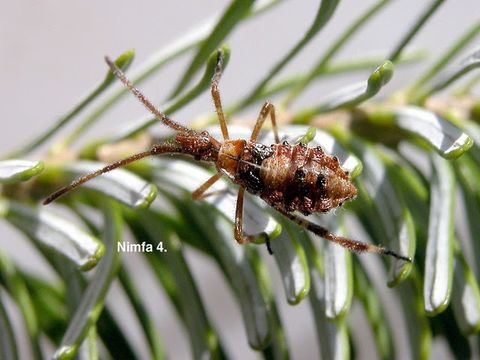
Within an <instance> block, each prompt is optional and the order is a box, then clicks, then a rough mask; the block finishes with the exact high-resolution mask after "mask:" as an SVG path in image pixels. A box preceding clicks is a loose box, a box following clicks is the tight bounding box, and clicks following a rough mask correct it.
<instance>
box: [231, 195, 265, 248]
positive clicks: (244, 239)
mask: <svg viewBox="0 0 480 360" xmlns="http://www.w3.org/2000/svg"><path fill="white" fill-rule="evenodd" d="M244 196H245V188H243V187H240V189H239V190H238V196H237V208H236V210H235V230H234V236H235V240H237V242H238V243H239V244H246V243H249V242H251V241H253V240H255V239H256V238H258V237H263V238H264V239H265V244H266V245H267V249H268V252H269V254H270V255H272V254H273V251H272V248H271V247H270V238H269V237H268V234H267V233H266V232H262V233H260V234H257V235H244V234H243V198H244Z"/></svg>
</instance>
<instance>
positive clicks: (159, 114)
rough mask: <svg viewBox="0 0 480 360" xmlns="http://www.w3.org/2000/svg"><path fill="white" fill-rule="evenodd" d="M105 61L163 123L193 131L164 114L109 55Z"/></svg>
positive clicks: (170, 126) (178, 128)
mask: <svg viewBox="0 0 480 360" xmlns="http://www.w3.org/2000/svg"><path fill="white" fill-rule="evenodd" d="M105 61H106V62H107V64H108V66H109V67H110V69H111V70H112V72H113V74H114V75H115V76H116V77H117V78H118V79H119V80H120V81H121V82H122V83H123V84H124V85H125V86H126V87H128V89H129V90H130V91H131V92H132V94H133V95H135V97H136V98H137V99H138V100H140V102H141V103H142V104H143V105H144V106H145V107H146V108H147V109H148V110H149V111H150V112H151V113H152V114H153V115H155V117H157V118H158V120H160V121H161V122H162V123H164V124H165V125H166V126H168V127H169V128H172V129H174V130H177V131H185V132H189V131H191V130H190V129H189V128H187V127H185V126H182V125H180V124H179V123H177V122H175V121H173V120H172V119H170V118H169V117H167V116H166V115H165V114H163V113H162V112H161V111H160V110H158V109H157V108H156V107H155V105H153V104H152V103H151V102H150V101H149V100H148V99H147V98H146V97H145V95H143V94H142V93H141V91H140V90H138V89H137V88H136V87H135V86H134V85H133V84H132V82H131V81H130V80H128V79H127V77H126V76H125V74H124V73H123V71H122V70H120V69H119V68H118V66H117V65H116V64H115V63H114V62H113V61H112V60H111V59H110V58H109V57H108V56H105Z"/></svg>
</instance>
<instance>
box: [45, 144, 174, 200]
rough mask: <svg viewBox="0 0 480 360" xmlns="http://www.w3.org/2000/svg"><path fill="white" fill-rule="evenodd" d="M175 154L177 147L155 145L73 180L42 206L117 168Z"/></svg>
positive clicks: (48, 198)
mask: <svg viewBox="0 0 480 360" xmlns="http://www.w3.org/2000/svg"><path fill="white" fill-rule="evenodd" d="M175 152H180V149H179V148H178V147H176V146H175V145H172V144H170V143H164V144H159V145H155V146H154V147H153V148H151V149H150V150H148V151H144V152H141V153H138V154H134V155H132V156H129V157H127V158H125V159H122V160H119V161H116V162H114V163H112V164H110V165H107V166H105V167H103V168H101V169H98V170H97V171H94V172H92V173H90V174H87V175H84V176H82V177H80V178H78V179H76V180H73V181H72V182H71V183H70V184H68V185H67V186H64V187H62V188H60V189H58V190H57V191H55V192H54V193H53V194H51V195H50V196H49V197H47V198H46V199H45V200H44V201H43V205H48V204H50V203H51V202H52V201H54V200H56V199H58V198H59V197H60V196H62V195H64V194H66V193H67V192H69V191H70V190H73V189H75V188H77V187H79V186H80V185H82V184H84V183H86V182H87V181H90V180H92V179H94V178H96V177H97V176H100V175H102V174H105V173H107V172H110V171H112V170H114V169H116V168H119V167H122V166H124V165H127V164H130V163H132V162H134V161H137V160H140V159H143V158H144V157H147V156H152V155H159V154H166V153H175Z"/></svg>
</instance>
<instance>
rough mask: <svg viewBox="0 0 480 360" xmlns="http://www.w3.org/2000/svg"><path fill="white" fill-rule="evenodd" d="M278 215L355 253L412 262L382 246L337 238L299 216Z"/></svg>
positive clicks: (285, 213) (289, 214)
mask: <svg viewBox="0 0 480 360" xmlns="http://www.w3.org/2000/svg"><path fill="white" fill-rule="evenodd" d="M277 211H279V212H280V213H282V214H283V215H284V216H286V217H287V218H289V219H290V220H292V221H294V222H295V223H297V224H298V225H300V226H302V227H304V228H306V229H307V230H309V231H311V232H312V233H314V234H315V235H318V236H320V237H322V238H324V239H326V240H328V241H332V242H334V243H336V244H338V245H340V246H343V247H344V248H346V249H348V250H350V251H353V252H356V253H363V252H370V253H377V254H381V255H388V256H392V257H394V258H396V259H399V260H403V261H407V262H412V259H411V258H410V257H408V256H403V255H400V254H397V253H396V252H394V251H392V250H389V249H387V248H384V247H382V246H376V245H372V244H367V243H364V242H361V241H357V240H353V239H348V238H345V237H342V236H337V235H334V234H332V233H331V232H330V231H329V230H328V229H326V228H324V227H323V226H320V225H318V224H315V223H313V222H311V221H308V220H307V219H304V218H302V217H300V216H297V215H294V214H292V213H287V212H285V211H281V210H279V209H277Z"/></svg>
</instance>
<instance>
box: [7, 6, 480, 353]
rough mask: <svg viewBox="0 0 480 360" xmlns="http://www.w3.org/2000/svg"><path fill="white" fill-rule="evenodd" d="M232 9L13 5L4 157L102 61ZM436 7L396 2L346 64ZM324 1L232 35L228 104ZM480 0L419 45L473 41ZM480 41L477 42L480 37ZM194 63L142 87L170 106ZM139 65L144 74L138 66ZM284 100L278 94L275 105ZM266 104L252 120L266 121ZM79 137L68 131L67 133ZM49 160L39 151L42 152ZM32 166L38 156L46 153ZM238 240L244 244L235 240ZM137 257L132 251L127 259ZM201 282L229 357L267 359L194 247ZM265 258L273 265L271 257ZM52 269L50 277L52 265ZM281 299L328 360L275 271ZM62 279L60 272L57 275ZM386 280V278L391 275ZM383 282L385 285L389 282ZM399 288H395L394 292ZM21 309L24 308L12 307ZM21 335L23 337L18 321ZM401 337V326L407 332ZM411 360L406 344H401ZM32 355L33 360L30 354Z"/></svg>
mask: <svg viewBox="0 0 480 360" xmlns="http://www.w3.org/2000/svg"><path fill="white" fill-rule="evenodd" d="M227 4H228V2H226V1H218V0H210V1H189V2H186V1H184V2H182V1H141V2H137V3H135V4H133V2H127V1H113V0H109V1H101V2H100V1H98V2H97V1H80V0H74V1H53V0H46V1H21V0H20V1H13V2H6V1H5V2H2V11H1V12H0V44H1V50H0V74H1V77H0V78H1V82H2V84H1V86H0V99H1V100H0V101H1V106H0V117H1V124H2V127H1V129H2V130H1V131H2V136H1V142H0V152H2V153H4V152H7V151H10V150H12V149H14V148H16V147H18V146H19V145H21V144H24V143H25V142H26V141H28V140H29V139H31V138H32V137H33V136H35V135H37V134H39V133H41V132H42V131H43V129H45V128H46V127H47V126H49V125H50V124H51V123H52V122H53V121H54V120H55V119H56V118H57V117H58V116H60V115H62V114H63V113H65V112H66V111H68V110H69V109H70V108H71V106H72V105H73V104H74V103H75V101H76V100H77V99H78V98H80V96H81V95H82V94H84V92H85V91H86V90H88V89H90V88H91V87H92V86H93V85H94V84H95V83H96V82H97V81H98V80H99V79H102V78H103V76H104V74H105V71H106V66H105V64H104V62H103V56H104V55H106V54H109V55H111V56H116V55H117V54H119V53H121V52H123V51H125V50H126V49H129V48H135V49H136V54H137V56H136V60H135V64H139V63H141V62H142V60H144V59H146V58H147V57H148V56H149V55H151V54H152V53H153V52H155V51H156V50H158V49H161V48H163V47H165V46H166V45H168V44H169V43H171V42H172V41H173V40H174V39H176V38H178V37H179V36H180V35H182V34H184V33H185V32H186V31H188V30H190V29H192V28H194V27H195V26H196V24H199V23H201V22H202V21H203V20H204V19H205V18H207V17H210V16H211V15H213V14H216V13H218V12H220V11H222V9H223V8H224V7H225V6H226V5H227ZM371 4H373V2H372V1H353V0H345V1H342V2H341V3H340V5H339V7H338V9H337V11H336V13H335V15H334V18H333V21H331V22H330V23H329V24H328V26H327V27H326V28H325V29H324V31H322V33H321V34H320V35H319V36H317V38H316V39H315V40H314V41H312V43H311V44H310V45H309V46H308V47H307V48H306V49H305V51H303V52H302V53H301V54H300V56H298V58H296V59H295V60H294V61H292V62H291V63H290V64H289V66H288V67H287V68H286V69H285V70H284V72H283V73H284V74H287V73H295V72H298V71H301V70H304V69H307V68H308V66H309V65H310V64H312V63H314V62H315V61H316V59H317V58H318V57H319V56H320V55H321V54H322V53H323V51H324V50H325V49H326V47H327V46H328V45H329V44H330V43H331V41H332V39H335V38H336V36H338V35H339V34H340V33H341V32H342V31H343V29H344V28H345V27H346V26H347V25H348V24H350V23H351V21H352V20H353V19H355V17H356V16H358V14H360V12H361V11H362V9H365V8H366V7H367V6H370V5H371ZM425 5H427V2H425V1H423V2H419V1H413V0H408V1H406V0H404V1H396V2H393V3H392V4H391V5H389V6H388V7H387V8H386V9H385V10H384V11H383V13H382V14H380V15H379V16H376V17H375V18H374V20H373V21H371V23H370V25H369V26H368V27H366V28H364V29H362V31H360V32H359V33H357V35H356V36H355V39H353V41H351V42H350V43H349V44H348V45H347V46H346V47H345V49H344V50H342V51H341V52H340V54H339V56H338V58H349V57H351V56H357V55H358V56H360V55H367V54H369V53H375V52H379V51H385V53H386V52H388V50H389V49H391V48H392V46H393V45H394V44H396V43H397V41H398V40H399V38H400V37H401V35H402V34H403V31H404V29H405V27H406V26H407V25H408V24H410V23H411V22H412V21H413V20H414V18H415V16H416V15H417V14H418V13H420V12H421V11H422V9H423V7H424V6H425ZM317 7H318V1H310V0H308V1H307V0H304V1H286V2H284V3H283V4H281V5H280V6H278V7H277V8H275V9H274V10H273V11H270V12H269V13H267V14H265V15H262V16H260V17H257V18H255V19H254V20H250V21H249V22H248V23H247V24H245V26H242V27H240V28H237V29H236V31H235V32H234V33H233V35H232V36H231V37H230V38H229V39H228V43H229V45H230V46H231V49H232V57H231V60H230V64H229V66H228V68H227V71H226V73H225V74H224V77H223V79H222V82H221V92H222V97H223V101H224V103H226V104H228V103H231V102H232V101H233V100H235V99H237V98H238V97H239V96H241V95H242V94H245V93H246V92H247V91H249V90H250V89H251V88H252V87H253V86H254V85H255V84H256V83H257V81H259V80H260V79H261V78H262V77H263V75H264V74H265V72H266V71H267V70H268V69H269V68H270V66H271V65H272V64H273V63H275V62H276V61H277V60H278V59H279V57H281V56H282V55H283V54H285V52H286V51H287V50H288V49H290V47H291V46H292V45H293V44H294V43H295V42H296V41H297V39H298V38H300V37H301V36H302V35H303V33H304V31H305V29H306V28H307V27H308V26H309V24H310V22H311V21H312V19H313V16H314V14H315V12H316V10H317ZM479 10H480V6H479V2H478V0H460V1H458V0H457V1H449V2H446V4H444V5H443V6H442V7H441V9H440V10H439V11H438V13H437V14H436V15H435V17H434V18H433V19H432V20H431V21H430V23H429V24H428V26H426V28H425V29H424V30H423V31H422V32H421V33H420V34H419V35H418V36H417V37H416V39H415V41H414V44H415V46H416V47H418V48H426V49H428V50H429V51H430V52H431V54H432V56H433V57H435V56H437V55H438V54H440V53H442V52H443V51H444V50H445V49H446V48H448V46H449V44H451V42H452V41H453V39H456V38H457V37H458V36H459V35H460V34H462V33H463V32H464V31H465V30H466V29H467V28H468V27H469V26H471V25H472V24H473V22H474V21H478V17H479V14H480V11H479ZM477 44H478V41H477ZM188 60H189V57H188V56H185V57H183V58H182V59H181V60H180V61H176V62H175V64H173V65H168V66H166V67H165V68H164V69H163V70H162V71H161V72H159V73H158V74H157V75H156V76H155V77H154V78H152V79H150V80H149V81H148V82H147V83H145V84H144V85H142V89H143V90H144V91H145V93H146V94H147V95H148V97H149V98H150V99H152V100H153V101H154V102H157V103H161V102H162V101H161V100H162V99H164V98H165V96H166V95H167V94H168V92H169V91H170V90H171V88H172V86H173V85H174V84H175V82H176V80H177V79H178V77H179V75H180V74H181V73H182V71H184V69H185V66H186V65H187V63H188ZM135 64H134V65H133V68H134V67H135ZM422 68H423V65H420V66H415V67H409V68H404V69H399V70H398V71H397V72H396V75H395V78H394V80H393V81H392V82H391V83H390V84H389V85H388V86H387V88H386V89H385V93H387V94H388V93H391V92H393V91H394V90H395V89H398V88H400V87H402V86H404V85H406V84H408V83H409V82H410V81H412V80H413V79H414V78H415V76H417V74H419V73H421V69H422ZM365 76H366V73H364V74H360V73H359V74H355V75H353V76H342V77H339V78H336V79H335V80H331V79H327V80H325V81H322V82H321V84H317V85H315V86H312V87H311V88H309V90H308V91H306V92H305V94H304V96H302V98H301V99H300V100H299V101H298V102H296V103H295V104H294V108H297V107H301V106H302V104H303V105H306V104H311V103H316V102H318V101H319V100H320V99H321V98H323V97H324V96H326V95H327V94H328V93H329V92H331V91H332V90H335V89H338V88H339V87H341V86H342V85H346V84H349V83H351V82H352V81H358V80H362V79H364V78H365ZM273 100H275V99H273ZM212 112H213V105H212V102H211V100H210V98H209V96H208V93H205V94H204V95H203V96H201V97H200V98H198V99H197V100H196V101H194V102H193V103H192V104H190V105H189V106H188V107H186V108H184V109H182V110H181V111H179V112H178V113H176V114H175V116H174V118H175V119H177V120H178V121H181V122H188V121H189V120H191V119H193V118H194V117H195V116H197V115H199V114H203V113H212ZM257 112H258V109H257V108H252V109H251V110H249V111H248V112H246V113H245V114H244V115H245V116H248V117H253V116H256V113H257ZM144 113H145V111H144V110H143V109H142V108H141V107H140V106H139V105H138V104H137V103H136V102H135V101H134V100H133V99H131V98H129V99H128V100H126V101H124V102H122V105H121V106H118V107H116V108H115V109H114V110H113V111H110V112H109V113H108V114H107V116H105V117H104V118H103V119H102V121H101V122H99V124H98V126H97V127H96V128H95V129H94V130H92V131H90V132H89V133H88V134H86V136H85V139H87V140H88V139H92V138H95V137H98V136H101V135H102V134H105V133H108V131H109V130H110V129H111V128H113V127H116V126H118V124H121V123H125V122H126V121H128V120H129V119H133V118H136V117H138V116H140V115H142V114H144ZM67 131H68V130H67ZM40 156H41V154H38V157H40ZM31 158H32V159H34V158H37V157H36V156H35V155H33V156H31ZM232 241H233V239H232ZM0 248H2V249H7V251H8V252H9V253H10V254H11V255H12V256H13V257H14V258H15V259H16V260H17V261H19V262H20V263H21V264H22V266H24V267H26V268H29V269H31V270H35V271H38V269H39V268H41V269H46V268H45V267H44V266H42V264H39V263H38V261H37V260H36V258H35V256H34V253H33V252H32V251H31V249H30V247H29V246H28V243H27V242H26V241H24V239H23V237H22V236H19V235H18V234H17V233H16V232H15V231H14V230H12V229H10V228H9V227H8V226H6V225H5V224H4V223H0ZM127 256H130V255H126V256H125V257H127ZM188 259H189V262H190V263H191V266H192V268H194V269H196V272H195V274H194V275H195V278H196V280H197V281H198V283H199V284H200V289H201V291H202V295H203V297H204V299H205V304H206V306H207V309H208V311H209V314H211V316H212V318H213V322H214V325H215V326H216V327H217V328H219V329H220V330H221V333H222V334H224V335H225V339H224V342H225V344H226V346H227V349H228V351H230V352H231V353H232V354H235V355H236V358H242V359H247V358H256V354H255V353H254V352H253V351H251V350H250V349H249V348H248V346H247V341H246V337H245V332H244V328H243V325H242V319H241V315H240V313H239V310H238V308H237V307H236V305H235V299H234V297H233V296H232V294H231V293H230V291H229V290H228V288H227V285H226V284H225V282H224V280H223V279H222V277H221V276H220V275H219V273H218V270H217V269H216V268H215V266H214V265H213V264H212V263H211V262H210V261H209V260H208V259H207V258H205V257H204V256H203V255H201V254H198V253H196V252H194V251H190V250H189V251H188ZM266 261H267V262H268V263H269V264H270V265H272V260H271V259H268V258H267V259H266ZM362 261H364V262H366V263H368V264H369V266H375V263H376V261H377V260H376V259H374V258H373V257H365V259H362ZM129 262H130V263H132V264H133V266H135V267H136V268H135V269H136V271H137V274H138V279H141V280H142V284H145V286H144V287H143V288H144V290H145V297H146V299H147V301H148V305H149V306H150V307H151V308H152V309H156V312H155V313H156V318H155V320H156V321H157V323H158V326H159V328H160V330H161V332H162V335H163V336H164V341H165V344H167V351H168V352H169V354H170V355H172V358H175V359H181V358H188V357H189V356H190V351H189V345H188V340H187V339H186V336H185V331H184V330H183V329H182V328H181V327H179V326H178V322H177V319H176V318H175V315H174V311H173V309H172V307H171V306H170V304H168V302H166V300H165V297H164V296H163V294H162V292H161V290H159V289H157V288H151V287H149V285H148V284H149V283H151V282H150V280H151V279H150V277H149V274H148V273H147V272H146V271H145V268H144V267H143V265H142V263H141V262H140V261H138V257H136V256H134V255H132V256H131V259H129ZM45 271H46V270H45ZM271 273H272V274H273V275H272V276H273V280H274V286H275V288H274V289H275V292H276V293H277V295H278V299H280V301H279V303H280V304H279V305H280V311H281V316H282V319H283V320H284V321H285V323H286V326H285V328H286V332H287V339H289V341H290V343H289V344H290V346H291V349H292V355H293V358H296V359H303V358H315V357H318V348H317V345H316V341H315V329H314V325H313V321H312V316H311V313H310V310H309V307H308V304H306V302H303V303H302V304H300V305H298V306H295V307H291V306H288V305H287V304H286V301H284V300H283V299H284V296H283V293H282V288H281V284H280V283H279V279H278V273H277V272H276V270H275V268H274V267H273V266H271ZM47 276H51V274H50V275H49V274H47ZM380 278H381V275H380ZM380 280H381V279H380ZM118 291H119V290H118V289H117V288H114V289H113V291H112V292H111V294H110V296H109V304H113V306H114V308H115V309H117V311H118V312H119V313H121V314H122V316H123V318H124V319H126V320H125V325H126V326H127V327H130V328H131V329H132V334H133V335H132V336H133V339H134V341H135V342H136V346H138V347H139V348H142V347H144V344H142V343H140V342H138V341H140V340H139V339H136V337H135V329H136V326H137V325H136V324H133V323H132V322H131V321H129V314H128V312H129V309H128V308H126V307H125V306H123V305H122V304H118V296H115V295H116V294H118ZM387 292H388V290H387ZM386 301H391V302H392V304H393V308H394V306H395V298H394V292H392V291H390V293H389V294H387V299H386ZM12 308H13V306H12ZM362 317H363V314H362V312H361V311H359V309H358V308H357V306H356V305H355V304H354V306H353V317H352V319H353V323H352V326H355V323H356V322H357V321H361V319H362ZM17 331H20V332H23V331H24V330H23V329H22V327H21V326H20V325H19V324H17ZM398 331H399V332H401V331H402V328H401V326H400V329H399V330H398ZM369 335H370V334H369V333H368V331H366V332H365V336H364V337H363V339H362V341H364V342H365V346H364V347H363V348H361V349H360V350H359V353H358V354H357V355H358V356H359V357H360V358H367V357H369V356H370V354H371V351H370V350H369V348H371V347H372V346H373V342H372V340H371V339H370V336H369ZM399 341H400V343H399V345H400V346H399V351H400V355H401V356H400V357H402V354H403V355H405V354H404V347H403V346H401V345H405V344H404V343H402V340H399ZM435 349H436V351H435V354H436V355H435V356H436V357H437V358H438V357H439V356H440V357H447V356H448V355H447V354H446V353H445V351H446V350H445V345H444V344H443V343H441V342H440V343H437V344H435ZM23 351H25V350H23ZM24 355H26V356H27V355H28V353H27V354H25V353H24Z"/></svg>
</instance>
